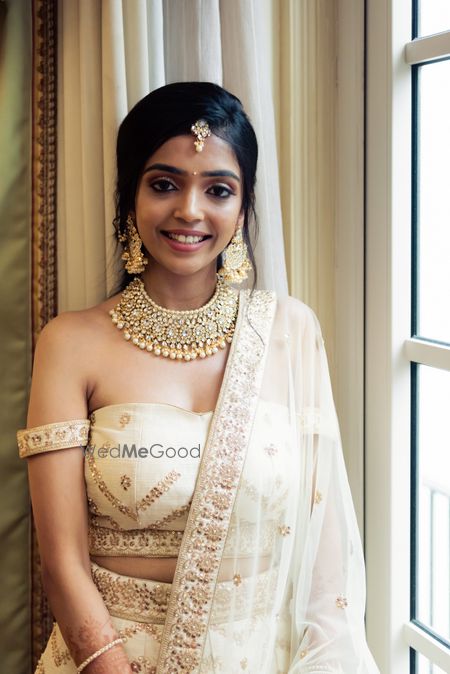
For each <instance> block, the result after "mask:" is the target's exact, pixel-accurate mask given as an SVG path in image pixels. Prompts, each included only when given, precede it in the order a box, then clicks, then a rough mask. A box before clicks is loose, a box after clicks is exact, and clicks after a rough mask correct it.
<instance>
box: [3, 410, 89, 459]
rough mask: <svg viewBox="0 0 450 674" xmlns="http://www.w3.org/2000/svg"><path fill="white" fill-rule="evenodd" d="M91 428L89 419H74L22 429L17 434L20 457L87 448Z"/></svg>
mask: <svg viewBox="0 0 450 674" xmlns="http://www.w3.org/2000/svg"><path fill="white" fill-rule="evenodd" d="M89 426H90V422H89V420H88V419H74V420H72V421H58V422H57V423H53V424H44V425H43V426H35V427H34V428H24V429H21V430H19V431H17V433H16V437H17V445H18V448H19V457H20V458H21V459H24V458H26V457H28V456H33V455H34V454H42V452H49V451H52V450H54V449H67V448H68V447H78V446H80V447H85V446H86V445H87V442H88V437H89Z"/></svg>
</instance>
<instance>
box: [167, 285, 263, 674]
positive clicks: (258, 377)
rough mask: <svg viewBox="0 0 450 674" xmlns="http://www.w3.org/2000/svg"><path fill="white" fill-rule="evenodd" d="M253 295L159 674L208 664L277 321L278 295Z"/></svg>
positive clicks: (196, 501) (200, 491) (244, 301)
mask: <svg viewBox="0 0 450 674" xmlns="http://www.w3.org/2000/svg"><path fill="white" fill-rule="evenodd" d="M249 293H250V291H249V290H245V291H244V290H241V291H240V310H239V316H238V321H237V324H236V330H235V337H234V339H233V342H232V345H231V349H230V353H229V356H228V362H227V366H226V368H225V374H224V379H223V383H222V387H221V390H220V394H219V399H218V402H217V406H216V410H215V412H214V415H213V418H212V421H211V427H210V432H209V435H208V438H207V442H206V446H205V449H204V452H203V457H202V461H201V464H200V468H199V474H198V477H197V482H196V487H195V493H194V497H193V501H192V505H191V509H190V511H189V516H188V521H187V524H186V529H185V531H184V535H183V539H182V543H181V547H180V552H179V556H178V562H177V567H176V570H175V575H174V579H173V583H172V591H171V595H170V599H169V604H168V608H167V614H166V621H165V625H164V631H163V634H162V638H161V646H160V652H159V659H158V665H157V668H156V674H175V673H176V674H181V673H183V674H197V673H198V672H199V668H200V665H201V659H202V654H203V650H204V646H205V641H206V636H207V632H208V625H209V620H210V615H211V610H212V604H213V598H214V591H215V586H216V582H217V577H218V572H219V567H220V562H221V559H222V554H223V550H224V546H225V541H226V537H227V534H228V530H229V526H230V520H231V514H232V510H233V506H234V502H235V499H236V495H237V489H238V486H239V481H240V477H241V472H242V468H243V465H244V461H245V456H246V452H247V446H248V442H249V439H250V435H251V431H252V427H253V421H254V417H255V413H256V408H257V404H258V394H259V390H260V387H261V382H262V376H263V371H264V365H265V362H266V357H267V352H268V343H269V337H270V331H271V327H272V323H273V318H274V315H275V307H276V295H275V293H274V292H271V291H265V290H257V291H255V293H254V295H253V297H252V299H251V300H250V301H249ZM244 314H245V315H246V316H247V315H248V314H249V318H250V322H249V321H248V320H247V321H244ZM250 323H251V324H250ZM252 326H253V327H252ZM255 330H256V331H257V332H255ZM258 333H259V334H258Z"/></svg>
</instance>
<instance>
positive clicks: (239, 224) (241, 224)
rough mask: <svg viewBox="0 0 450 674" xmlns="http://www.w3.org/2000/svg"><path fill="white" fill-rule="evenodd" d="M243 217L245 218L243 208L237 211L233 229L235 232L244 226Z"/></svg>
mask: <svg viewBox="0 0 450 674" xmlns="http://www.w3.org/2000/svg"><path fill="white" fill-rule="evenodd" d="M244 219H245V213H244V210H242V211H241V212H240V213H239V217H238V219H237V222H236V229H235V230H234V231H235V233H236V232H237V231H238V229H239V227H243V226H244Z"/></svg>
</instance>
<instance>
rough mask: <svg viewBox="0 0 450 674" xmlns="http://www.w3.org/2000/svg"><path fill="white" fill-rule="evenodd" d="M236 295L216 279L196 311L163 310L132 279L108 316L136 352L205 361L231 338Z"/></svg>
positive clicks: (236, 302) (141, 285)
mask: <svg viewBox="0 0 450 674" xmlns="http://www.w3.org/2000/svg"><path fill="white" fill-rule="evenodd" d="M238 304H239V293H238V292H237V291H236V290H235V289H233V288H231V287H230V286H229V285H228V284H226V283H224V282H223V281H222V280H221V279H220V277H219V278H218V279H217V285H216V290H215V292H214V295H213V296H212V297H211V299H210V300H209V301H208V302H207V303H206V304H205V305H204V306H202V307H199V308H198V309H189V310H186V311H184V310H183V311H180V310H177V309H166V308H165V307H160V306H159V305H158V304H156V303H155V302H154V301H153V300H152V298H151V297H149V296H148V294H147V292H146V290H145V286H144V283H143V281H142V280H141V279H140V278H138V277H136V278H134V279H133V280H132V281H131V282H130V283H129V284H128V285H127V287H126V288H125V290H124V291H123V293H122V297H121V300H120V302H119V303H118V304H116V306H115V307H114V309H111V310H110V312H109V314H110V316H111V317H112V322H113V323H114V324H115V325H116V326H117V328H118V329H119V330H123V336H124V338H125V339H126V340H127V341H130V342H132V343H133V344H135V345H136V346H138V347H139V348H140V349H146V350H147V351H151V352H152V353H154V354H155V356H163V357H165V358H171V359H172V360H181V361H189V360H195V359H196V358H197V357H200V358H205V357H206V356H212V355H214V354H215V353H217V351H218V349H219V348H221V349H224V348H225V347H226V343H227V342H231V341H232V338H233V333H234V328H235V324H236V317H237V312H238Z"/></svg>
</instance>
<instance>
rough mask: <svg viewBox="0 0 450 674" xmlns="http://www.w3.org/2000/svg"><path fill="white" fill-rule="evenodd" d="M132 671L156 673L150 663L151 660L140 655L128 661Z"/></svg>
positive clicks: (148, 673) (146, 673) (144, 673)
mask: <svg viewBox="0 0 450 674" xmlns="http://www.w3.org/2000/svg"><path fill="white" fill-rule="evenodd" d="M130 667H131V671H132V672H141V673H142V674H156V667H155V666H154V665H152V664H151V661H150V660H149V659H148V658H146V657H144V656H143V655H140V656H139V657H138V658H137V660H133V661H132V662H130Z"/></svg>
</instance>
